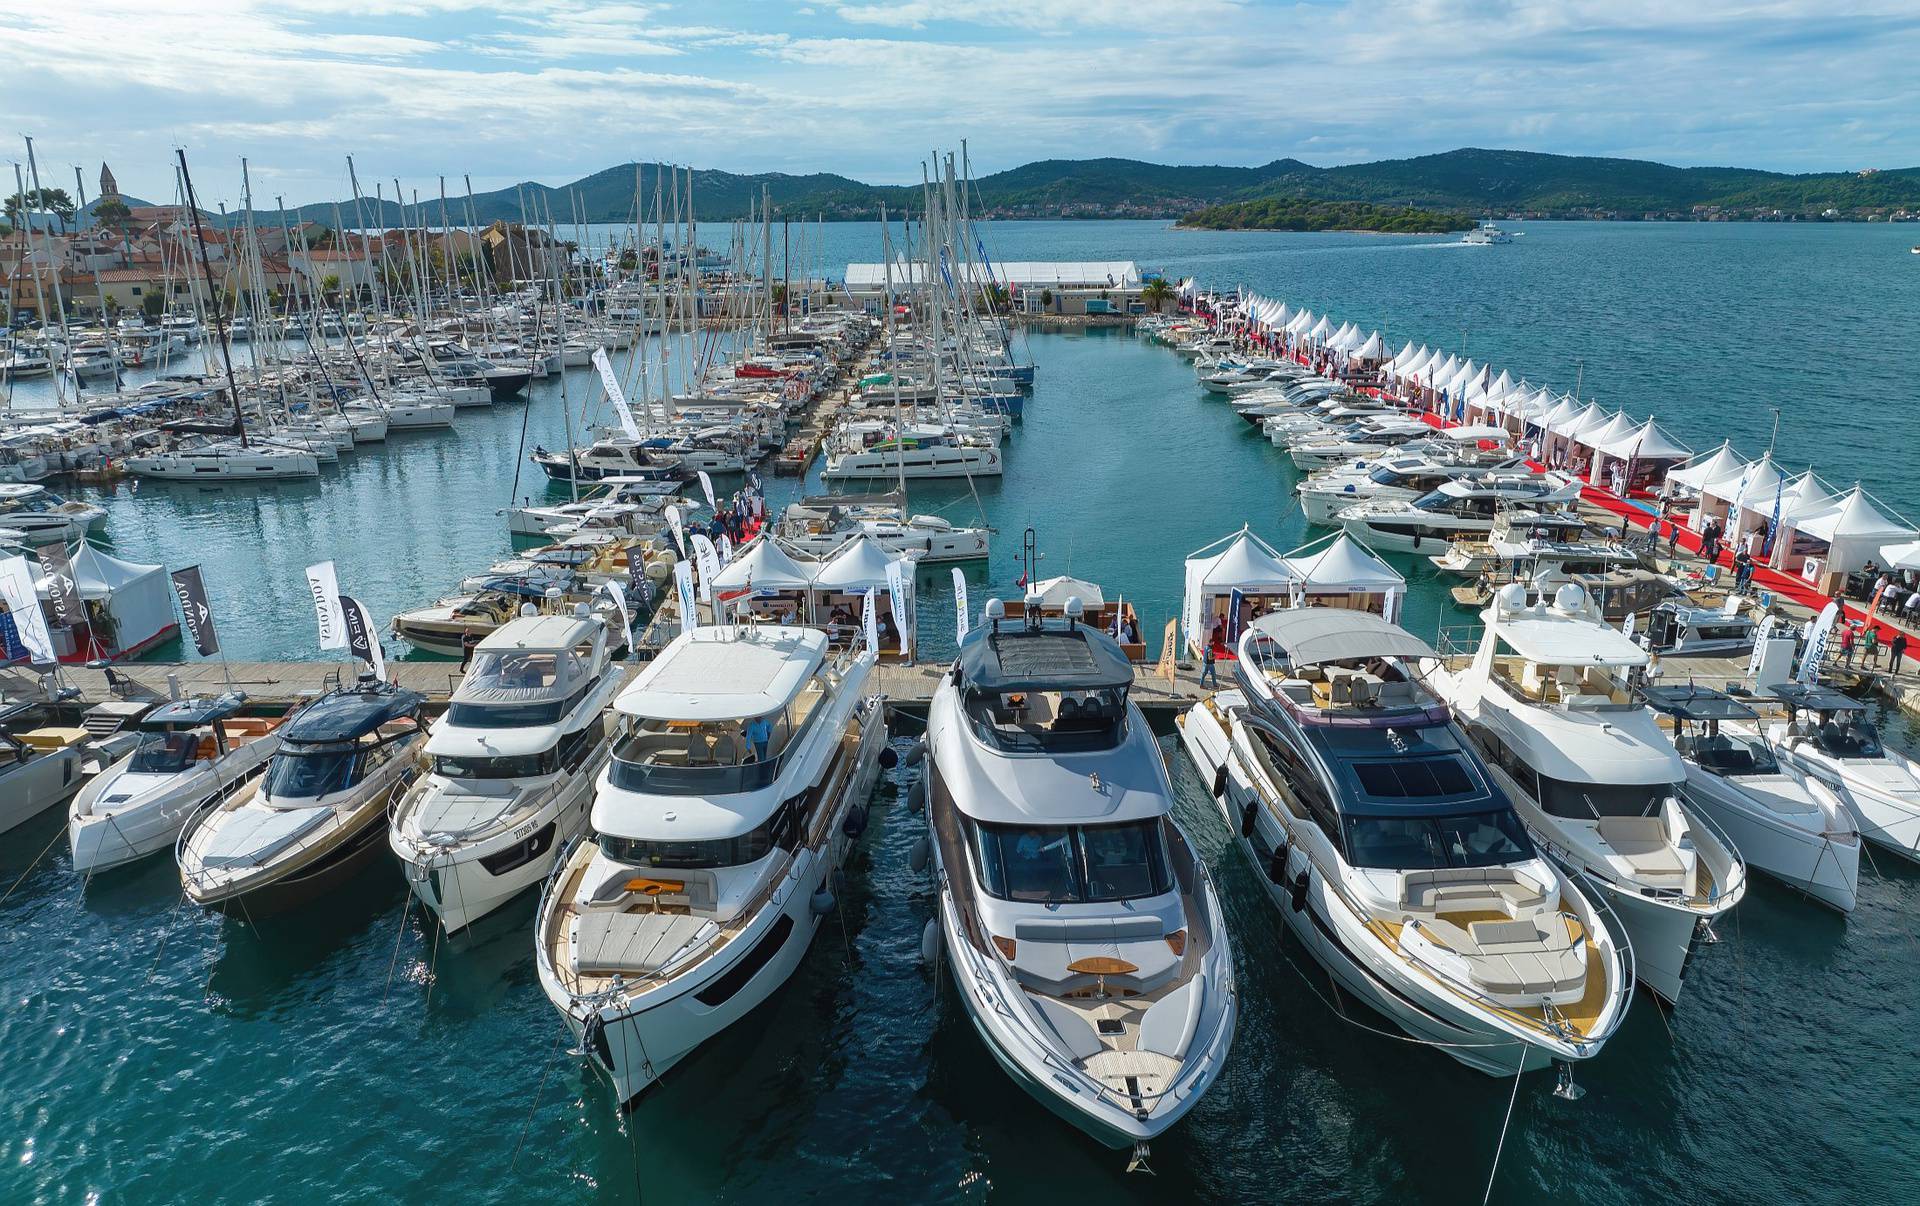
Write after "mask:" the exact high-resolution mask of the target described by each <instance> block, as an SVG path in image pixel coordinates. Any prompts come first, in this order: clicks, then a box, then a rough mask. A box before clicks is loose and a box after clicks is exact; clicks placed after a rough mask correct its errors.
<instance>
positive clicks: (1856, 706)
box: [1767, 683, 1920, 862]
mask: <svg viewBox="0 0 1920 1206" xmlns="http://www.w3.org/2000/svg"><path fill="white" fill-rule="evenodd" d="M1773 693H1774V697H1775V698H1776V699H1778V700H1779V701H1780V702H1781V703H1783V704H1785V705H1786V706H1787V709H1788V715H1787V719H1786V720H1785V721H1783V722H1778V723H1775V724H1773V725H1771V726H1770V727H1769V729H1768V731H1767V739H1768V740H1769V741H1770V742H1771V743H1772V745H1773V748H1774V750H1775V751H1776V752H1777V753H1778V754H1779V755H1780V759H1781V761H1783V762H1785V763H1787V764H1788V765H1790V766H1792V767H1794V768H1796V769H1798V770H1800V771H1802V772H1804V773H1805V774H1806V775H1807V776H1808V777H1810V778H1814V779H1818V780H1820V781H1821V782H1822V783H1825V784H1826V785H1827V786H1828V787H1831V788H1832V789H1833V790H1834V794H1836V795H1838V796H1839V797H1840V800H1841V802H1842V803H1844V804H1845V805H1846V806H1847V808H1848V810H1849V811H1851V812H1852V813H1853V819H1854V822H1855V824H1857V825H1858V826H1859V827H1860V836H1862V837H1864V838H1866V839H1867V840H1868V841H1870V842H1872V843H1873V844H1874V845H1876V846H1878V847H1880V848H1881V849H1883V850H1891V851H1893V852H1894V853H1895V854H1898V855H1900V856H1901V857H1902V858H1906V859H1911V860H1913V861H1915V862H1920V765H1916V764H1915V762H1914V760H1913V759H1911V758H1909V757H1907V756H1906V755H1904V754H1901V753H1899V752H1897V751H1895V750H1890V749H1888V748H1887V747H1886V746H1885V745H1884V744H1883V743H1882V742H1881V740H1880V734H1879V732H1878V731H1876V730H1875V729H1874V727H1873V723H1872V722H1871V721H1869V720H1868V719H1867V716H1866V711H1867V707H1866V705H1865V704H1863V703H1861V702H1860V701H1859V700H1857V699H1853V698H1850V697H1849V696H1845V695H1842V694H1841V693H1840V692H1838V691H1835V690H1833V689H1832V688H1831V687H1823V686H1813V685H1807V684H1802V683H1782V684H1781V685H1779V686H1777V687H1775V688H1774V689H1773Z"/></svg>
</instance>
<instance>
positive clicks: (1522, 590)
mask: <svg viewBox="0 0 1920 1206" xmlns="http://www.w3.org/2000/svg"><path fill="white" fill-rule="evenodd" d="M1493 605H1494V608H1495V610H1497V611H1502V612H1515V611H1524V610H1525V609H1526V606H1527V584H1526V583H1524V582H1509V583H1507V584H1506V585H1505V586H1503V587H1501V588H1500V589H1499V590H1498V591H1497V592H1495V594H1494V596H1493Z"/></svg>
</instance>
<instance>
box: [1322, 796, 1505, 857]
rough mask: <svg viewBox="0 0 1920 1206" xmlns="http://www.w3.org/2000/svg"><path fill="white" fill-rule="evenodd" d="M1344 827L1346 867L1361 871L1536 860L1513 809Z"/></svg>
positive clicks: (1361, 821)
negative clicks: (1366, 868)
mask: <svg viewBox="0 0 1920 1206" xmlns="http://www.w3.org/2000/svg"><path fill="white" fill-rule="evenodd" d="M1345 824H1346V831H1347V832H1346V837H1347V862H1349V863H1351V864H1352V865H1353V866H1356V867H1378V868H1383V869H1386V870H1393V871H1424V870H1431V869H1433V868H1436V867H1499V866H1505V865H1507V864H1510V863H1519V862H1525V861H1526V860H1527V859H1530V858H1532V857H1533V843H1532V842H1531V841H1530V840H1528V838H1527V831H1526V829H1525V828H1523V827H1522V826H1521V824H1520V818H1519V817H1517V816H1515V815H1514V813H1513V811H1512V810H1511V809H1498V810H1495V811H1492V812H1471V813H1464V814H1462V815H1460V816H1451V817H1444V816H1443V817H1431V816H1404V817H1391V816H1349V817H1347V818H1346V821H1345Z"/></svg>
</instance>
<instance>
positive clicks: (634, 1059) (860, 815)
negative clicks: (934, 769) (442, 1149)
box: [534, 627, 892, 1107]
mask: <svg viewBox="0 0 1920 1206" xmlns="http://www.w3.org/2000/svg"><path fill="white" fill-rule="evenodd" d="M873 666H874V658H873V655H872V654H871V653H862V654H859V655H857V656H847V657H841V658H835V657H834V656H833V655H832V654H831V652H830V651H829V649H828V645H827V638H826V634H825V633H823V632H821V631H819V630H817V629H810V628H790V627H743V628H733V627H715V628H695V629H693V630H691V631H689V632H685V633H682V634H681V635H680V636H678V637H676V638H674V640H673V642H672V643H671V644H669V645H668V646H667V647H666V648H665V649H663V650H662V651H661V652H660V654H659V656H658V657H656V658H655V659H654V660H653V661H651V662H649V663H648V664H647V666H646V668H645V669H644V670H642V671H641V672H640V674H639V676H638V677H637V678H635V679H634V681H633V682H632V683H631V684H630V685H629V686H628V687H627V688H626V689H625V690H624V691H622V692H621V693H620V696H619V698H618V699H617V700H616V701H615V704H614V707H615V710H616V712H617V713H618V721H617V723H618V726H619V731H618V733H617V735H616V736H615V739H614V742H615V744H614V750H613V758H612V761H611V762H610V763H609V764H608V766H607V768H606V769H605V770H604V771H602V772H601V774H600V776H599V778H598V780H597V781H596V783H595V784H594V799H593V806H592V813H591V832H590V834H589V835H588V836H587V837H586V838H585V839H584V840H580V841H578V842H576V843H575V844H574V845H573V846H572V847H570V848H569V849H568V850H567V851H566V852H565V853H564V854H563V855H562V856H561V858H560V860H559V865H558V867H557V868H556V870H555V871H554V874H553V876H552V878H550V879H549V880H548V881H547V885H546V887H545V889H544V891H543V894H542V899H541V902H540V912H539V919H538V921H537V923H536V927H535V931H534V933H535V938H534V941H535V959H536V963H537V965H538V972H539V977H540V985H541V987H542V988H543V989H544V990H545V991H546V994H547V999H548V1000H550V1001H552V1002H553V1005H554V1007H555V1008H556V1009H558V1010H559V1011H560V1012H561V1014H562V1015H563V1016H564V1017H565V1019H566V1022H567V1025H568V1027H570V1028H571V1029H572V1031H573V1032H574V1034H575V1036H576V1037H578V1038H579V1040H580V1046H581V1049H582V1051H583V1052H584V1053H585V1054H587V1055H588V1056H589V1057H590V1058H591V1060H592V1061H593V1064H594V1066H596V1067H597V1068H599V1069H600V1070H601V1071H602V1072H604V1073H605V1074H606V1075H607V1076H608V1077H609V1078H610V1079H611V1081H612V1085H613V1094H614V1100H615V1101H616V1102H617V1103H618V1104H619V1105H620V1106H622V1107H625V1106H626V1105H627V1104H629V1103H631V1102H632V1101H633V1100H634V1098H636V1097H637V1096H639V1094H640V1093H641V1092H642V1091H643V1090H645V1089H646V1088H647V1086H649V1085H651V1084H652V1083H653V1082H654V1081H656V1080H658V1079H659V1078H660V1077H661V1076H662V1075H664V1074H665V1073H666V1072H667V1071H668V1070H669V1069H671V1068H672V1067H673V1066H674V1065H675V1064H677V1063H679V1062H680V1061H681V1060H682V1059H684V1058H685V1057H686V1056H687V1055H688V1054H689V1053H691V1052H692V1051H693V1050H694V1048H696V1047H698V1046H699V1045H700V1044H701V1043H703V1042H705V1041H706V1040H707V1039H710V1038H712V1037H713V1036H714V1035H716V1034H718V1033H719V1032H720V1031H722V1030H724V1029H726V1028H727V1027H728V1026H730V1025H732V1024H733V1023H734V1022H736V1021H738V1020H739V1019H740V1018H741V1017H743V1016H744V1015H745V1014H746V1013H747V1012H748V1011H749V1010H751V1009H752V1008H753V1007H754V1006H756V1005H758V1004H759V1003H760V1002H762V1001H764V1000H766V998H767V997H768V995H769V994H771V993H772V992H773V991H774V989H776V988H778V987H779V986H780V985H781V984H782V983H784V982H785V981H786V979H787V977H789V976H790V975H792V974H793V970H794V968H795V967H796V966H798V964H799V962H800V959H801V956H802V955H804V954H805V953H806V950H807V947H808V945H809V944H811V943H812V941H813V935H814V932H815V931H816V930H817V929H819V927H820V922H821V919H822V918H823V917H824V916H825V915H826V914H827V913H829V912H831V911H832V910H833V908H834V907H835V890H834V884H833V876H834V871H835V869H836V868H838V867H839V866H840V865H841V863H842V862H844V861H845V859H846V856H847V852H848V850H849V849H850V848H851V847H852V845H853V843H854V842H855V841H856V840H857V839H858V837H859V836H860V833H861V831H862V830H863V829H864V827H865V825H866V819H867V817H866V803H865V802H866V799H867V796H868V795H869V794H870V792H871V790H872V788H873V785H874V782H875V780H876V779H877V778H878V776H879V772H880V768H881V766H882V765H883V764H885V763H886V762H888V761H890V759H891V757H892V754H891V751H889V750H887V749H886V748H885V747H886V741H887V734H886V719H885V708H884V704H883V701H882V700H881V698H880V697H879V696H878V695H876V694H874V693H873V690H872V684H871V681H870V679H871V675H872V671H873Z"/></svg>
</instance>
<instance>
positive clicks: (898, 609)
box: [887, 557, 910, 653]
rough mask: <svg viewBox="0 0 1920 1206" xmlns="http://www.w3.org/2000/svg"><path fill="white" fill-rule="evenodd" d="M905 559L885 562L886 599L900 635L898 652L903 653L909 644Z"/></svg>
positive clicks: (907, 587) (894, 625)
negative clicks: (891, 607) (891, 609)
mask: <svg viewBox="0 0 1920 1206" xmlns="http://www.w3.org/2000/svg"><path fill="white" fill-rule="evenodd" d="M906 567H907V559H906V558H905V557H898V558H895V559H894V560H892V561H889V562H887V598H888V600H889V601H890V602H891V603H892V604H893V627H894V629H895V631H897V632H899V634H900V652H902V653H905V652H906V651H907V646H908V645H909V644H910V642H909V641H908V640H907V614H908V608H907V591H908V590H909V589H910V587H909V586H908V584H907V571H906Z"/></svg>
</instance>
